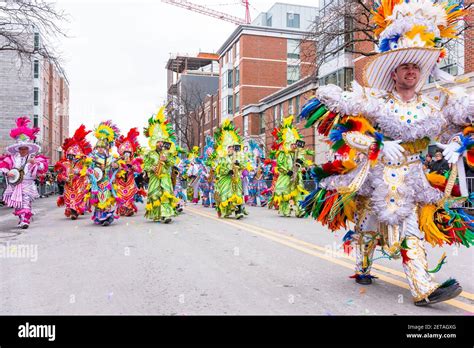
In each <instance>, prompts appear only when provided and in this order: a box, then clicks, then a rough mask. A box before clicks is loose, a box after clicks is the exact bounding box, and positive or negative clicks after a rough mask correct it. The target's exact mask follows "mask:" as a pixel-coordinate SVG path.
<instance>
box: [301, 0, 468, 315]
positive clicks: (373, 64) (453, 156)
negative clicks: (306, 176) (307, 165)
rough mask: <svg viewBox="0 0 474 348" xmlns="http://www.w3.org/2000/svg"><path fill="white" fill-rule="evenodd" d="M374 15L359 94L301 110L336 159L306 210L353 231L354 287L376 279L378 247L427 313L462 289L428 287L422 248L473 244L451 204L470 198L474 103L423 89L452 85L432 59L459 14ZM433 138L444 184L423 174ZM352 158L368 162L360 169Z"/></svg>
mask: <svg viewBox="0 0 474 348" xmlns="http://www.w3.org/2000/svg"><path fill="white" fill-rule="evenodd" d="M373 13H374V18H373V21H374V23H375V25H376V29H375V34H376V35H377V36H378V39H379V51H380V52H379V53H378V54H377V55H375V56H373V57H371V58H370V59H369V62H368V63H367V66H366V68H365V70H364V77H363V79H364V84H365V87H362V86H360V85H359V84H357V83H356V82H354V83H353V90H352V91H351V92H344V91H342V90H341V89H340V88H339V87H336V86H334V85H328V86H323V87H320V88H319V89H318V90H317V94H316V98H314V99H312V100H310V101H309V102H308V103H307V104H306V105H305V107H304V108H303V110H302V113H301V116H302V117H305V118H307V119H308V120H307V124H306V125H307V126H311V125H315V126H316V127H317V130H318V132H319V133H320V134H322V135H325V136H329V140H330V142H331V144H332V149H333V150H334V151H336V152H337V153H338V154H339V155H340V159H338V160H335V161H333V162H329V163H326V164H324V165H322V166H321V167H319V168H317V170H316V172H317V173H318V175H319V179H320V187H319V188H318V189H316V190H315V191H313V192H312V193H311V194H309V195H308V196H307V197H306V198H305V200H304V202H303V203H302V207H303V208H304V209H305V210H306V213H307V214H308V215H311V216H313V217H314V218H315V219H317V220H318V221H320V222H322V223H323V224H324V225H327V226H328V227H329V228H330V229H332V230H338V229H340V228H343V229H346V228H347V227H348V223H349V222H353V223H354V224H355V233H354V232H353V231H349V232H348V233H347V234H346V236H345V237H344V240H345V242H346V243H347V244H349V243H353V244H355V252H356V268H355V271H356V273H355V275H354V276H353V278H355V281H356V282H357V283H360V284H370V283H371V282H372V279H373V278H374V277H373V276H372V275H371V274H370V271H371V266H372V261H373V255H374V250H375V247H376V245H377V244H378V245H380V246H381V250H382V253H383V255H384V257H387V258H400V257H401V258H402V261H403V269H404V271H405V274H406V277H407V281H408V284H409V287H410V290H411V293H412V295H413V298H414V301H415V305H418V306H424V305H428V304H432V303H436V302H441V301H446V300H449V299H451V298H454V297H456V296H457V295H459V294H460V293H461V291H462V289H461V286H460V285H459V283H458V282H457V281H456V280H454V279H448V280H447V281H445V282H444V283H442V284H439V283H437V282H436V281H434V279H433V278H432V275H431V274H430V273H432V272H435V271H437V270H439V268H440V267H441V265H442V264H443V262H444V258H443V259H442V260H441V262H440V263H439V264H438V266H437V267H436V268H435V269H433V270H431V271H429V270H428V264H427V258H426V251H425V247H424V241H427V242H429V243H430V244H432V245H440V246H442V245H445V244H448V245H451V244H453V243H454V244H462V245H465V246H467V247H469V246H470V245H473V244H474V234H473V232H474V231H473V228H474V227H473V224H472V221H473V217H472V216H470V215H468V214H467V213H466V212H465V211H464V210H463V209H462V208H459V201H460V200H462V199H463V198H462V197H454V196H459V195H460V194H462V196H467V195H468V194H467V190H466V185H465V179H464V176H463V174H464V173H463V170H462V169H463V168H462V166H463V162H462V156H463V153H464V152H465V151H466V150H468V154H467V159H468V161H470V160H471V158H472V154H471V152H472V151H473V150H472V148H473V143H474V142H473V138H472V137H471V136H470V135H469V134H470V133H471V130H472V128H471V127H470V125H471V122H472V120H473V118H474V96H473V95H472V94H471V95H469V94H467V93H466V92H465V91H464V90H463V89H462V88H460V87H456V88H453V89H451V90H447V89H445V88H438V89H437V90H436V91H435V92H433V93H432V94H430V95H427V94H423V93H421V92H420V91H421V88H422V87H423V85H424V84H425V82H426V81H427V80H428V77H429V76H430V74H431V75H433V76H434V78H435V79H436V78H441V79H442V80H444V81H450V82H455V81H454V78H453V77H452V76H450V75H448V74H446V73H444V72H441V71H440V70H439V68H438V66H437V62H439V61H440V60H441V59H442V58H443V57H444V56H445V54H446V52H445V49H443V48H441V47H440V45H441V44H442V42H443V40H444V39H449V38H453V37H454V33H455V27H456V25H457V22H458V21H459V20H460V19H461V17H462V16H463V15H464V11H463V9H462V8H461V6H460V5H459V4H458V3H454V2H453V3H451V2H436V3H433V2H432V1H429V0H418V1H413V0H403V1H402V0H392V1H382V2H381V3H377V7H376V8H375V10H374V11H373ZM466 126H468V127H466ZM463 127H466V128H465V129H464V132H463V131H462V130H463ZM438 138H439V141H441V142H442V143H447V145H444V144H439V146H441V147H442V148H444V149H445V150H444V156H445V158H446V159H447V161H448V162H449V163H451V164H452V171H451V174H450V176H449V179H446V178H444V177H442V176H441V177H440V176H439V175H438V176H435V177H429V176H428V177H427V176H426V175H425V173H424V171H423V166H422V163H421V161H420V153H421V152H422V151H426V150H427V147H428V144H429V143H430V141H432V140H436V139H438ZM358 152H359V153H360V152H362V153H364V154H365V156H363V157H362V158H359V161H357V162H356V161H355V159H356V158H357V157H358ZM458 171H459V185H456V184H455V180H456V176H457V173H458ZM464 198H465V197H464Z"/></svg>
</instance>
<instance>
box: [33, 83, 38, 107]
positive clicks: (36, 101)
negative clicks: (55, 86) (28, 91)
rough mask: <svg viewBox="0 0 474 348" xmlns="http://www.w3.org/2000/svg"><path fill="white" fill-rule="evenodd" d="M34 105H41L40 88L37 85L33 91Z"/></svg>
mask: <svg viewBox="0 0 474 348" xmlns="http://www.w3.org/2000/svg"><path fill="white" fill-rule="evenodd" d="M33 101H34V103H33V105H35V106H37V105H39V88H38V87H35V89H34V91H33Z"/></svg>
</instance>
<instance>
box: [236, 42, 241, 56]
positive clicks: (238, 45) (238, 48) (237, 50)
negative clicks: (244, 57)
mask: <svg viewBox="0 0 474 348" xmlns="http://www.w3.org/2000/svg"><path fill="white" fill-rule="evenodd" d="M235 56H236V57H237V59H238V58H239V57H240V41H237V42H236V43H235Z"/></svg>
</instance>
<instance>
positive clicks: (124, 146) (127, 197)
mask: <svg viewBox="0 0 474 348" xmlns="http://www.w3.org/2000/svg"><path fill="white" fill-rule="evenodd" d="M139 135H140V133H139V132H138V130H137V129H136V128H132V129H130V131H129V132H128V134H127V136H123V135H121V136H119V137H118V139H117V141H116V142H115V146H116V147H117V151H118V153H119V155H120V159H119V160H118V161H117V164H118V165H119V168H120V170H119V172H118V173H117V176H116V181H115V185H116V187H117V194H118V195H119V196H120V197H121V201H120V203H119V204H118V205H117V213H118V214H119V215H120V216H132V215H133V214H135V213H136V212H138V209H137V206H136V205H135V201H136V199H137V197H136V195H140V196H142V197H144V196H146V192H145V191H144V190H143V189H141V190H139V189H138V187H137V184H136V182H135V175H138V174H141V173H142V166H143V159H142V158H141V157H139V151H140V144H139V142H138V136H139Z"/></svg>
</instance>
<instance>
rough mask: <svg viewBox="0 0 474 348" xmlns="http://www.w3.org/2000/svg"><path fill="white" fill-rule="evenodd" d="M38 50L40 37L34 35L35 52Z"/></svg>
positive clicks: (37, 34) (36, 34)
mask: <svg viewBox="0 0 474 348" xmlns="http://www.w3.org/2000/svg"><path fill="white" fill-rule="evenodd" d="M39 49H40V37H39V33H35V51H38V50H39Z"/></svg>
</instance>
